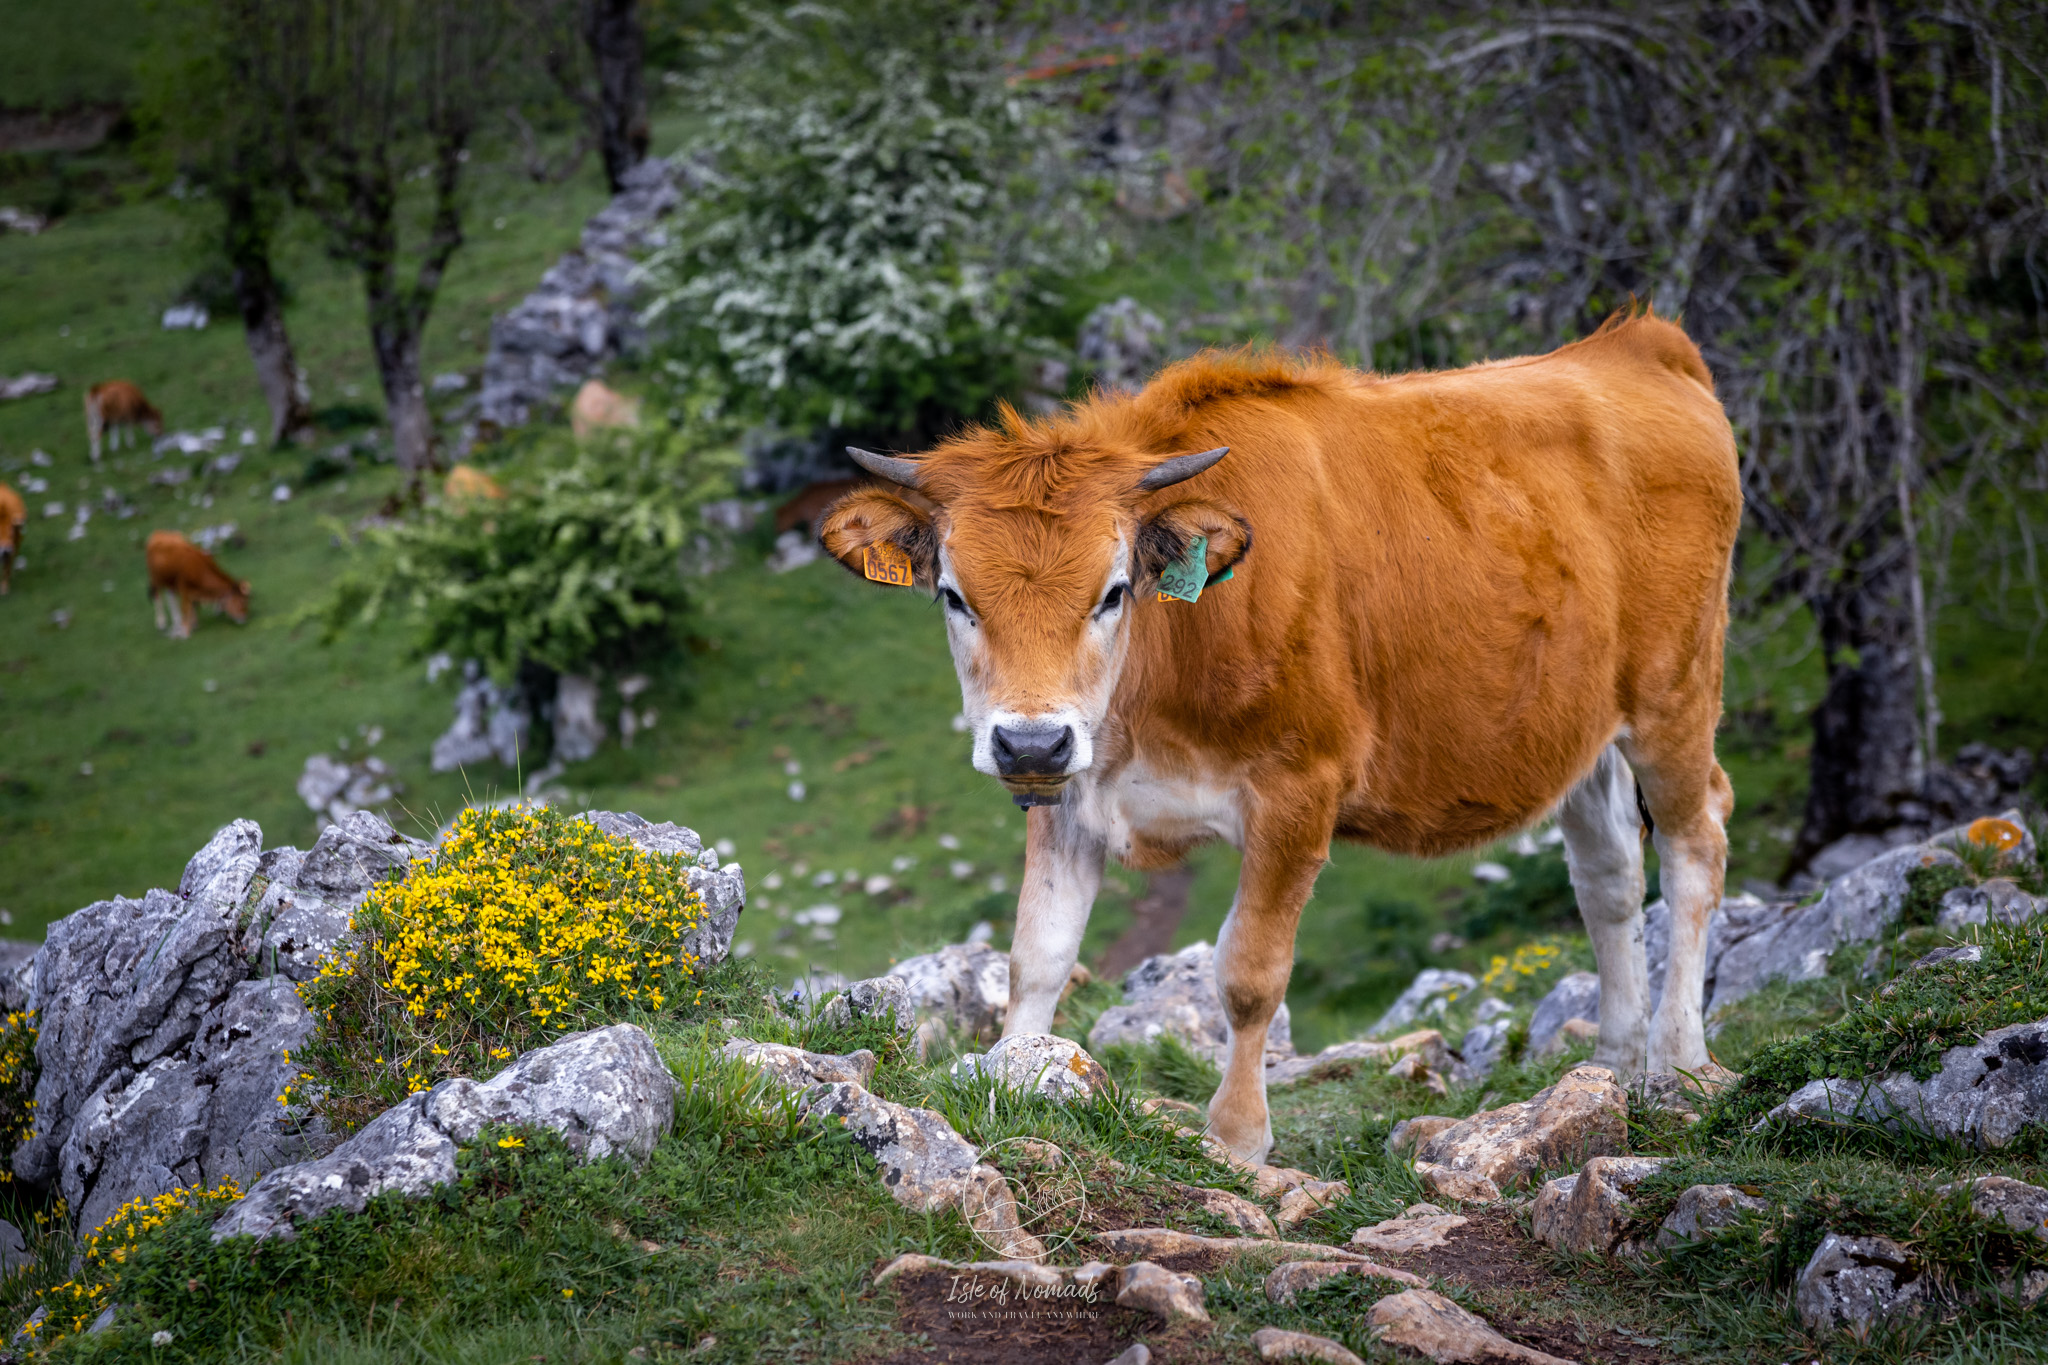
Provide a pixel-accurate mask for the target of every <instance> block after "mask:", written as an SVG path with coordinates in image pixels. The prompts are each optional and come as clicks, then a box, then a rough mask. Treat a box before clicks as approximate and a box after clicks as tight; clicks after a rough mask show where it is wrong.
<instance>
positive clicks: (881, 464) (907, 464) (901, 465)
mask: <svg viewBox="0 0 2048 1365" xmlns="http://www.w3.org/2000/svg"><path fill="white" fill-rule="evenodd" d="M846 453H847V454H848V455H851V456H852V457H853V462H854V463H855V464H857V465H859V466H860V467H861V468H862V469H865V470H866V471H867V472H868V473H870V474H877V475H880V476H881V477H882V478H885V479H887V480H888V481H889V482H890V483H900V484H902V485H903V486H904V487H905V488H915V487H917V476H918V467H917V461H916V460H906V459H904V458H903V457H902V456H901V455H877V454H875V452H874V451H872V450H862V449H861V448H860V447H859V446H848V447H847V448H846Z"/></svg>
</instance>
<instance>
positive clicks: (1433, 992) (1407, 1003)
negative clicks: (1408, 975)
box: [1366, 967, 1479, 1033]
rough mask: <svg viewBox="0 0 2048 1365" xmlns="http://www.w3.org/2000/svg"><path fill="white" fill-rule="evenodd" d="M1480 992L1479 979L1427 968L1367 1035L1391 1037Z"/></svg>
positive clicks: (1396, 998) (1467, 974) (1442, 969)
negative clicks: (1392, 1033) (1388, 1035)
mask: <svg viewBox="0 0 2048 1365" xmlns="http://www.w3.org/2000/svg"><path fill="white" fill-rule="evenodd" d="M1478 989H1479V978H1478V977H1476V976H1473V975H1471V974H1470V973H1467V972H1454V971H1448V970H1446V969H1444V968H1441V967H1425V968H1423V969H1422V970H1421V971H1419V972H1417V973H1416V974H1415V979H1414V980H1413V981H1411V982H1409V983H1408V988H1407V989H1406V990H1404V991H1402V992H1401V994H1400V995H1398V996H1396V997H1395V999H1394V1003H1393V1004H1391V1005H1389V1006H1387V1012H1386V1013H1385V1014H1382V1015H1381V1016H1380V1018H1379V1022H1378V1023H1376V1024H1374V1025H1373V1026H1372V1027H1371V1028H1370V1029H1367V1030H1366V1032H1368V1033H1391V1032H1393V1031H1394V1030H1395V1029H1397V1028H1406V1027H1407V1026H1408V1025H1410V1024H1412V1023H1414V1022H1415V1021H1416V1020H1417V1019H1421V1018H1425V1017H1435V1016H1438V1015H1441V1014H1442V1013H1443V1012H1444V1011H1445V1010H1447V1009H1449V1008H1450V1007H1451V1003H1452V1002H1453V1001H1455V1000H1457V999H1459V998H1460V997H1461V996H1466V995H1470V994H1471V993H1472V992H1473V991H1476V990H1478Z"/></svg>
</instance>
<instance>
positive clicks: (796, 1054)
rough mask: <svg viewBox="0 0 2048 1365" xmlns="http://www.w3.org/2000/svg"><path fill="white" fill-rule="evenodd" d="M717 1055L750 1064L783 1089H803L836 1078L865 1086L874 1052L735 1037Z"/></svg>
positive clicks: (862, 1049) (873, 1062)
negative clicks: (824, 1049) (811, 1047)
mask: <svg viewBox="0 0 2048 1365" xmlns="http://www.w3.org/2000/svg"><path fill="white" fill-rule="evenodd" d="M719 1055H720V1056H723V1057H725V1058H727V1059H729V1060H731V1061H735V1062H739V1063H741V1064H742V1065H744V1066H749V1067H752V1068H753V1069H754V1070H756V1071H758V1072H760V1073H761V1074H762V1075H764V1076H766V1077H768V1078H769V1079H770V1080H772V1081H774V1082H775V1083H776V1084H777V1085H780V1086H782V1087H783V1088H784V1089H785V1090H804V1089H808V1088H809V1087H811V1086H814V1085H820V1084H823V1085H832V1084H835V1083H837V1082H839V1081H852V1082H854V1083H855V1084H858V1085H866V1084H867V1083H868V1082H869V1081H871V1080H873V1079H874V1075H875V1061H876V1058H875V1054H874V1053H872V1052H870V1051H868V1050H867V1049H866V1048H859V1049H857V1050H855V1051H853V1052H848V1053H845V1054H840V1053H833V1052H806V1051H804V1049H802V1048H800V1047H791V1046H790V1045H788V1044H787V1043H757V1042H755V1041H754V1040H753V1039H751V1038H735V1039H733V1040H732V1041H731V1042H729V1043H727V1044H726V1045H725V1046H724V1047H722V1048H720V1049H719Z"/></svg>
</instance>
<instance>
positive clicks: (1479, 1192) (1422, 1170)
mask: <svg viewBox="0 0 2048 1365" xmlns="http://www.w3.org/2000/svg"><path fill="white" fill-rule="evenodd" d="M1415 1174H1416V1176H1417V1177H1418V1178H1419V1179H1420V1180H1421V1181H1422V1188H1423V1189H1425V1190H1428V1191H1429V1192H1430V1193H1431V1194H1433V1195H1435V1196H1436V1197H1437V1198H1439V1199H1449V1200H1451V1201H1452V1202H1454V1203H1458V1204H1492V1203H1497V1202H1498V1201H1499V1200H1500V1186H1499V1185H1496V1184H1495V1183H1494V1182H1493V1179H1492V1177H1490V1176H1484V1175H1480V1174H1479V1173H1478V1172H1476V1171H1461V1170H1457V1169H1455V1168H1454V1167H1450V1166H1439V1165H1437V1164H1435V1163H1434V1162H1429V1161H1418V1162H1416V1163H1415Z"/></svg>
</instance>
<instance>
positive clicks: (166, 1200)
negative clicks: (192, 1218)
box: [21, 1180, 242, 1349]
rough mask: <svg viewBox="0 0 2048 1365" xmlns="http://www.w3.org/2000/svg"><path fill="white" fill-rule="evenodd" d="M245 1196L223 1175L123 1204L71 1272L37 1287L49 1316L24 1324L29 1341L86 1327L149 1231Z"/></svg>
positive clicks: (43, 1343)
mask: <svg viewBox="0 0 2048 1365" xmlns="http://www.w3.org/2000/svg"><path fill="white" fill-rule="evenodd" d="M241 1197H242V1187H241V1186H240V1185H238V1184H236V1183H235V1182H234V1181H233V1180H223V1181H221V1182H220V1183H219V1184H218V1185H215V1186H214V1187H213V1188H212V1189H210V1190H206V1189H176V1190H172V1191H171V1192H170V1193H168V1194H160V1195H157V1196H155V1197H154V1198H150V1199H131V1200H129V1201H128V1202H127V1203H125V1204H123V1205H122V1206H121V1207H120V1208H119V1209H117V1210H115V1211H114V1213H113V1215H112V1216H110V1217H109V1218H108V1219H107V1221H106V1222H104V1223H102V1224H100V1225H99V1227H97V1228H95V1229H94V1230H93V1231H92V1232H91V1233H89V1234H88V1235H87V1236H86V1238H85V1241H84V1243H83V1244H82V1245H81V1246H80V1247H79V1256H78V1261H77V1263H76V1264H75V1265H74V1267H73V1268H72V1272H71V1278H70V1279H68V1280H66V1281H64V1282H63V1283H62V1284H54V1285H51V1286H49V1287H48V1288H46V1289H39V1290H37V1291H36V1301H37V1306H38V1307H40V1308H41V1309H42V1310H43V1317H42V1320H41V1321H39V1322H38V1321H33V1320H31V1321H29V1322H26V1323H23V1324H22V1326H21V1330H22V1331H24V1332H26V1333H27V1334H28V1341H29V1342H30V1343H31V1344H32V1345H33V1346H34V1347H39V1348H42V1349H48V1348H49V1347H50V1346H51V1345H52V1344H53V1343H55V1342H56V1341H58V1340H59V1339H61V1338H63V1337H68V1336H70V1335H72V1334H73V1333H75V1332H82V1331H84V1330H85V1329H86V1328H87V1327H88V1326H90V1325H91V1324H92V1320H93V1319H94V1318H96V1317H98V1316H99V1315H100V1314H101V1313H102V1312H103V1311H105V1309H106V1307H107V1305H108V1304H110V1303H112V1302H113V1301H114V1299H115V1296H116V1288H117V1286H118V1285H119V1283H120V1279H121V1267H122V1264H123V1263H124V1262H126V1261H127V1259H128V1257H129V1255H130V1254H131V1253H132V1252H134V1250H135V1248H136V1247H137V1246H138V1245H139V1244H140V1243H141V1241H142V1239H143V1237H144V1236H146V1235H147V1234H149V1233H151V1232H154V1231H155V1230H156V1229H158V1228H160V1227H162V1226H163V1225H164V1224H165V1223H168V1222H170V1221H171V1219H173V1218H175V1217H177V1216H178V1215H179V1214H181V1213H183V1212H185V1211H186V1210H187V1209H196V1210H198V1211H199V1212H201V1213H203V1214H207V1215H212V1214H215V1213H218V1212H220V1211H221V1210H223V1209H225V1208H227V1206H228V1205H230V1204H232V1203H234V1202H235V1201H236V1200H237V1199H240V1198H241Z"/></svg>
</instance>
